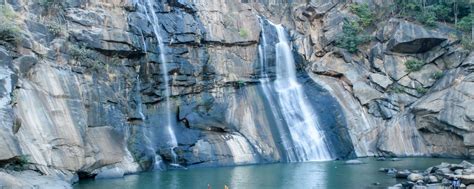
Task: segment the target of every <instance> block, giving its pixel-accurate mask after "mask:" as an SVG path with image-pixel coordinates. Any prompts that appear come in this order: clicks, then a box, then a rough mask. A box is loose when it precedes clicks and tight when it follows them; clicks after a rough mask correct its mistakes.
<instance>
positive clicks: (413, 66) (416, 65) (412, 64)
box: [405, 59, 425, 72]
mask: <svg viewBox="0 0 474 189" xmlns="http://www.w3.org/2000/svg"><path fill="white" fill-rule="evenodd" d="M424 65H425V63H424V62H423V61H421V60H418V59H411V60H407V61H406V62H405V67H406V68H407V71H408V72H416V71H420V70H421V68H422V67H423V66H424Z"/></svg>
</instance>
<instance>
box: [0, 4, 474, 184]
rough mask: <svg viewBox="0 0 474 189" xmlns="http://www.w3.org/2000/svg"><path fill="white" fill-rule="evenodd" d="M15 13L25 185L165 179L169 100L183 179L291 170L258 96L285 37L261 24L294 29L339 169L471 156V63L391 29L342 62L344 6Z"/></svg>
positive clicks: (0, 79) (7, 94) (13, 143)
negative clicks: (208, 172) (203, 172)
mask: <svg viewBox="0 0 474 189" xmlns="http://www.w3.org/2000/svg"><path fill="white" fill-rule="evenodd" d="M8 2H9V4H10V5H11V6H12V7H13V8H14V9H15V11H16V12H17V14H21V15H22V17H21V19H18V24H19V25H21V26H23V27H22V28H23V30H24V31H23V32H22V33H23V35H21V37H20V42H19V44H17V46H15V47H12V46H11V45H1V46H0V118H1V119H0V128H2V129H0V143H2V144H4V145H1V146H0V162H3V161H4V160H11V159H21V158H24V157H27V160H28V165H29V167H28V168H29V169H33V170H38V171H40V172H42V173H45V174H49V175H55V176H58V177H62V178H67V180H74V179H73V178H76V177H75V176H74V175H75V173H77V172H80V173H81V176H82V175H86V176H94V175H102V176H104V175H105V176H104V177H108V176H107V175H109V176H110V175H112V176H121V175H122V174H127V173H132V172H136V171H140V170H149V169H153V167H156V166H157V165H160V164H159V161H164V162H166V163H169V162H171V161H173V153H171V152H172V151H171V150H170V148H169V144H168V143H167V141H169V139H170V136H169V134H168V131H166V129H164V128H166V127H165V125H164V123H165V121H164V120H165V119H166V112H165V111H166V105H165V103H164V99H165V96H164V95H165V92H164V89H165V85H168V86H170V93H171V97H170V99H171V101H170V102H171V110H170V111H171V115H172V122H173V128H174V130H175V133H176V134H177V136H176V138H177V140H178V147H176V148H175V149H173V152H175V153H176V154H177V162H178V163H180V164H182V165H186V166H190V167H192V166H195V167H199V166H222V165H243V164H253V163H270V162H282V161H288V159H287V157H286V152H285V151H284V150H282V149H285V147H284V146H283V144H282V138H281V137H280V136H281V133H279V132H280V131H278V129H276V126H277V125H279V124H282V122H281V120H277V119H276V118H275V117H274V115H272V114H271V113H269V111H267V110H268V109H270V108H272V104H270V103H269V102H268V101H267V100H266V98H264V95H265V94H264V91H263V89H262V87H261V85H260V81H259V79H261V78H260V77H261V72H262V70H265V71H266V73H267V75H268V77H269V78H270V79H271V80H272V79H274V78H275V72H276V65H275V64H274V63H275V60H276V59H277V58H278V57H276V56H275V55H276V53H275V48H274V45H275V44H276V43H278V37H277V34H276V31H274V30H273V27H271V26H270V24H269V22H264V23H263V24H262V25H263V30H262V28H261V27H260V23H259V19H258V17H257V15H259V16H261V17H266V18H268V19H270V20H272V21H273V22H275V23H282V24H283V26H284V27H285V28H286V29H287V30H286V31H287V32H288V35H289V38H290V41H291V43H292V44H291V46H292V47H293V53H294V56H295V57H296V62H297V68H298V71H299V77H300V78H299V80H300V82H301V83H302V84H303V86H304V91H305V93H306V96H307V97H308V101H309V102H310V103H311V106H312V107H313V108H314V110H315V112H316V114H317V115H315V117H317V118H318V120H319V121H320V125H321V127H322V128H323V130H324V132H325V135H326V136H327V138H325V140H326V142H327V143H328V144H330V145H331V146H333V148H332V149H331V153H332V155H333V157H336V158H347V157H354V156H367V155H373V154H386V155H396V156H398V155H439V156H464V157H470V156H472V154H473V153H474V152H473V151H472V149H471V148H472V146H474V142H473V138H474V137H473V136H471V135H472V132H473V131H472V126H473V123H474V115H473V113H472V112H474V111H473V110H472V107H471V104H472V103H473V102H474V101H473V95H472V94H473V93H474V91H472V89H474V87H473V86H472V82H473V79H472V78H473V77H474V76H473V75H472V71H473V70H474V68H473V65H474V63H473V54H472V53H471V52H469V51H467V50H464V49H463V48H462V47H460V46H459V45H458V44H457V42H455V41H451V40H450V39H448V38H447V35H446V34H445V33H443V32H444V31H432V30H431V29H428V28H425V27H423V26H420V25H417V24H414V23H410V22H407V21H402V20H397V19H391V20H390V21H388V22H387V24H385V25H381V26H379V27H378V28H375V30H376V32H375V34H376V41H375V40H374V41H373V43H371V44H370V45H371V46H369V47H363V48H361V49H360V51H361V53H358V54H351V53H349V52H347V51H346V50H344V49H340V48H335V47H333V44H334V41H335V40H336V39H337V37H338V35H337V34H339V33H341V31H342V25H341V24H342V21H343V20H344V19H346V18H349V19H356V18H355V16H354V15H352V14H350V13H349V12H348V11H347V10H346V9H345V8H344V7H345V6H343V4H341V3H339V2H336V1H311V2H309V3H307V2H306V1H304V2H303V1H293V4H291V5H290V4H288V3H286V2H273V1H265V0H262V1H248V2H247V3H245V2H243V1H236V0H212V1H208V0H195V1H188V0H169V1H166V2H164V1H160V2H156V1H150V2H152V4H153V5H152V6H153V7H154V8H155V10H156V15H157V17H158V23H154V21H150V19H149V18H148V16H149V15H148V16H147V14H146V10H147V7H146V6H145V4H144V2H145V1H140V0H133V1H132V0H126V1H121V2H118V1H105V0H100V1H95V2H85V1H67V2H61V3H60V4H59V5H55V6H52V8H54V7H56V8H55V10H56V11H49V12H48V11H45V10H43V9H44V8H42V7H41V6H40V5H38V4H37V3H34V2H23V1H8ZM370 2H371V4H370V5H371V7H372V6H373V7H379V6H382V5H383V4H384V3H383V2H384V1H370ZM22 7H23V8H22ZM56 13H58V14H56ZM59 13H60V14H59ZM39 14H41V15H44V18H45V19H44V20H59V22H58V23H59V24H58V25H54V24H53V23H50V22H46V21H44V20H40V19H38V16H37V15H39ZM58 15H62V16H58ZM154 25H157V26H158V27H157V28H158V29H159V33H160V35H161V37H162V38H163V42H164V45H165V48H163V49H160V47H158V44H157V39H156V38H155V35H154V33H153V32H154V28H153V26H154ZM262 32H265V33H266V34H267V35H266V36H267V38H266V40H267V43H268V45H269V46H270V47H269V48H265V49H264V50H265V52H264V53H265V54H267V55H268V56H266V57H265V58H266V61H267V62H269V63H270V64H269V65H267V67H265V68H262V67H261V66H260V62H259V52H258V45H259V43H261V40H262V39H261V33H262ZM2 44H3V43H2ZM372 45H373V46H372ZM162 52H163V53H164V55H165V59H166V64H167V67H168V70H161V69H162V64H164V62H163V61H162V60H161V58H160V53H162ZM411 59H420V60H421V61H422V62H424V65H422V68H421V70H420V71H409V70H408V69H407V67H406V65H405V62H406V61H407V60H411ZM306 71H307V72H308V73H305V72H306ZM163 73H165V74H167V75H168V76H169V78H170V80H169V83H164V79H163ZM434 73H436V76H433V74H434ZM446 144H448V145H446ZM156 157H158V158H156ZM7 162H9V161H7ZM109 173H110V174H109ZM12 174H13V173H12ZM0 177H2V178H4V177H5V178H6V179H8V178H9V177H8V175H6V176H5V175H3V176H0ZM99 177H101V176H99ZM26 184H28V183H26Z"/></svg>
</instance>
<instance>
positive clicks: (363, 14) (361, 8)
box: [349, 3, 375, 27]
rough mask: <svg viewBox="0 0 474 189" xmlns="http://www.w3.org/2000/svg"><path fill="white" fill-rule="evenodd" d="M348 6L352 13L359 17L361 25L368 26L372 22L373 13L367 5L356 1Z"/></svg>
mask: <svg viewBox="0 0 474 189" xmlns="http://www.w3.org/2000/svg"><path fill="white" fill-rule="evenodd" d="M349 8H350V10H351V12H352V13H354V14H355V15H357V16H358V17H359V19H360V21H359V24H360V25H361V26H362V27H368V26H370V25H372V23H373V22H374V19H375V14H374V13H373V12H372V11H371V10H370V8H369V5H367V4H365V3H364V4H359V3H356V4H351V5H350V6H349Z"/></svg>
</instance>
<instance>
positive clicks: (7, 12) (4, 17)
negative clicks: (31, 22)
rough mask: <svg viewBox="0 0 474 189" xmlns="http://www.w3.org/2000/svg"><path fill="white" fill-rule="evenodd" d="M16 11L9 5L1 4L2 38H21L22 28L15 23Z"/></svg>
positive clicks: (0, 34)
mask: <svg viewBox="0 0 474 189" xmlns="http://www.w3.org/2000/svg"><path fill="white" fill-rule="evenodd" d="M16 18H17V16H16V14H15V12H14V11H13V10H12V9H11V8H10V7H8V6H5V5H0V40H1V41H6V42H15V41H17V40H18V38H19V33H20V28H19V27H18V26H17V24H15V19H16Z"/></svg>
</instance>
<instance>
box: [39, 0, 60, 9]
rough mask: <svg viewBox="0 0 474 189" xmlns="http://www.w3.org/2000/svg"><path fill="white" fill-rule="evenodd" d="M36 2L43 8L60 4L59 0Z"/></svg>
mask: <svg viewBox="0 0 474 189" xmlns="http://www.w3.org/2000/svg"><path fill="white" fill-rule="evenodd" d="M38 3H39V4H40V6H42V7H43V8H45V9H48V8H52V7H58V6H60V5H61V0H39V1H38Z"/></svg>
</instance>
